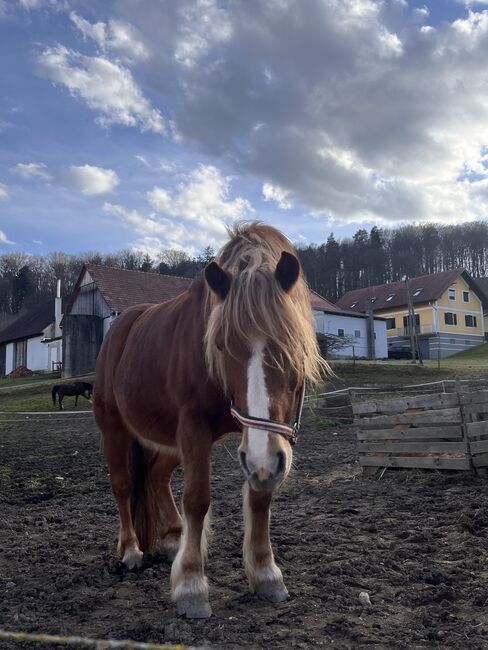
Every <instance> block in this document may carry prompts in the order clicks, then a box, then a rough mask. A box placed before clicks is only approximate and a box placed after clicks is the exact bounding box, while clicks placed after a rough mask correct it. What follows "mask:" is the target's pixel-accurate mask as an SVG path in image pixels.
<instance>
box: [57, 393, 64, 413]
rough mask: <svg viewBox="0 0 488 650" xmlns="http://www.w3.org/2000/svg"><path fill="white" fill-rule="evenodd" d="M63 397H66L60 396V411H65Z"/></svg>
mask: <svg viewBox="0 0 488 650" xmlns="http://www.w3.org/2000/svg"><path fill="white" fill-rule="evenodd" d="M63 397H64V395H62V394H61V393H59V394H58V399H59V410H60V411H63V410H64V409H63Z"/></svg>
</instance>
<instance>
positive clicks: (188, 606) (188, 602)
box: [176, 596, 212, 618]
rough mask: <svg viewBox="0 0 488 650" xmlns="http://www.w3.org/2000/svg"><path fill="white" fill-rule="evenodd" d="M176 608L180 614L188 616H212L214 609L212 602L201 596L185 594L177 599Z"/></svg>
mask: <svg viewBox="0 0 488 650" xmlns="http://www.w3.org/2000/svg"><path fill="white" fill-rule="evenodd" d="M176 608H177V610H178V614H179V615H180V616H186V618H210V616H212V609H211V607H210V603H209V602H208V600H206V599H205V598H202V597H201V596H184V597H183V598H180V599H179V600H177V601H176Z"/></svg>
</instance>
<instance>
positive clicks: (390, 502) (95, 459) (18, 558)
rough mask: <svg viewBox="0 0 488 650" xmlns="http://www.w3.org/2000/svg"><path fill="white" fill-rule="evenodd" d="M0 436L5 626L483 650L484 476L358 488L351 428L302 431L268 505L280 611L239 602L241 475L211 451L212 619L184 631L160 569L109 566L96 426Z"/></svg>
mask: <svg viewBox="0 0 488 650" xmlns="http://www.w3.org/2000/svg"><path fill="white" fill-rule="evenodd" d="M1 426H2V428H1V429H0V549H1V551H0V627H1V628H5V629H11V630H27V631H44V632H49V633H70V634H81V635H86V636H92V637H101V638H107V637H114V638H132V639H137V640H153V641H160V642H162V641H174V642H176V641H178V642H182V643H187V644H194V645H197V644H204V643H208V644H209V645H211V646H214V647H218V648H235V647H239V646H244V647H253V648H261V647H266V648H278V649H280V650H281V649H284V648H290V647H294V648H295V647H298V648H316V647H326V648H331V647H332V648H375V649H382V648H385V649H386V648H388V649H390V648H399V649H409V650H411V649H414V648H433V647H438V648H456V649H459V648H463V649H464V648H468V649H472V648H473V649H474V648H480V649H481V648H487V647H488V621H487V617H486V612H487V609H488V568H487V559H488V553H487V539H488V482H485V481H482V480H481V479H477V478H475V477H474V476H471V475H464V474H440V473H430V474H428V473H421V472H407V471H388V472H386V473H385V475H384V476H383V478H382V480H381V481H377V480H361V479H360V478H358V476H357V474H358V467H357V465H356V464H355V458H356V454H355V444H354V437H353V435H352V433H351V431H348V430H339V431H338V430H328V431H326V432H322V433H312V432H310V431H307V430H306V428H305V430H304V431H303V433H302V435H301V438H300V440H299V444H298V445H297V447H296V455H295V463H296V469H295V470H294V474H293V476H291V477H290V478H289V480H288V483H287V485H286V487H285V489H284V490H283V491H282V492H281V493H280V495H279V496H278V497H277V499H276V503H275V505H274V508H273V531H272V534H273V539H274V547H275V554H276V559H277V562H278V564H279V565H280V566H281V567H282V569H283V573H284V575H285V580H286V583H287V586H288V589H289V591H290V595H291V598H290V600H289V601H288V602H286V603H284V604H282V605H279V606H277V607H274V606H270V605H268V604H265V603H262V602H260V601H258V600H257V599H256V598H255V597H254V596H253V595H251V594H249V593H248V592H247V584H246V580H245V578H244V574H243V571H242V568H241V559H240V547H241V539H242V538H241V507H240V500H241V498H240V488H241V477H240V470H239V468H238V465H237V461H235V460H233V459H232V458H231V456H230V455H229V453H228V452H227V451H226V449H224V448H223V447H220V448H218V449H216V450H215V454H214V462H213V486H212V487H213V496H214V500H213V528H214V535H213V540H212V541H211V555H210V559H209V563H208V576H209V579H210V584H211V603H212V607H213V612H214V616H213V617H212V618H211V619H210V620H208V621H185V620H182V619H179V618H177V617H176V616H175V612H174V608H173V605H172V604H171V602H170V598H169V566H168V565H167V564H165V563H164V562H161V561H159V560H158V559H157V558H153V559H151V560H148V561H147V563H146V566H145V568H144V570H142V571H140V572H138V573H127V572H126V571H125V570H124V569H123V568H122V567H121V566H120V564H119V563H117V562H116V561H115V559H114V555H113V553H114V549H115V543H116V530H117V516H116V510H115V506H114V502H113V498H112V495H111V492H110V488H109V482H108V477H107V471H106V467H105V464H104V462H103V459H102V458H101V456H100V453H99V451H98V448H99V439H98V434H97V432H96V430H95V427H94V425H93V423H92V422H86V421H83V422H78V421H74V420H70V421H60V422H49V423H47V424H45V423H39V422H33V423H27V422H24V423H21V424H17V423H9V424H8V425H5V424H4V425H1ZM7 426H8V427H9V428H6V427H7ZM334 433H337V435H334ZM235 446H236V445H235V443H229V445H228V451H229V452H230V453H231V454H233V455H234V456H235ZM180 487H181V477H180V476H178V477H177V481H176V492H177V494H178V495H180ZM178 498H179V496H178ZM360 591H367V592H369V594H370V597H371V602H372V607H370V608H367V609H363V607H362V606H361V604H360V602H359V599H358V594H359V592H360ZM22 647H23V648H29V647H36V648H38V647H40V646H30V645H29V644H24V645H23V646H22ZM45 647H46V646H44V648H45ZM13 648H15V649H16V650H18V648H19V646H18V645H15V644H10V645H9V644H8V643H5V642H4V644H3V645H2V650H12V649H13Z"/></svg>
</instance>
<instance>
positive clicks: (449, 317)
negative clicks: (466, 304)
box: [444, 311, 457, 325]
mask: <svg viewBox="0 0 488 650" xmlns="http://www.w3.org/2000/svg"><path fill="white" fill-rule="evenodd" d="M444 323H445V324H446V325H457V314H453V313H452V312H451V311H446V312H444Z"/></svg>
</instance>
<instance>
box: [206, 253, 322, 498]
mask: <svg viewBox="0 0 488 650" xmlns="http://www.w3.org/2000/svg"><path fill="white" fill-rule="evenodd" d="M240 271H241V272H237V273H236V272H233V273H232V272H230V271H229V270H224V268H222V266H220V265H219V264H217V263H216V262H212V263H210V264H209V265H208V266H207V267H206V269H205V278H206V281H207V284H208V286H209V287H210V289H211V291H212V292H213V301H214V303H213V304H214V307H213V308H214V313H213V319H212V317H211V318H210V329H209V330H207V360H209V363H210V365H211V366H212V364H213V365H214V366H216V374H218V376H219V378H220V379H221V381H222V383H223V384H224V387H225V390H226V393H227V395H228V396H229V397H230V399H231V401H232V405H233V407H234V409H233V414H234V416H235V417H236V418H237V419H238V420H239V421H240V422H241V425H242V429H243V435H242V442H241V445H240V447H239V458H240V462H241V466H242V469H243V472H244V474H245V476H246V478H247V480H248V481H249V483H250V485H251V487H252V488H253V489H254V490H256V491H271V490H273V489H274V488H276V487H277V486H279V485H280V484H281V483H282V482H283V481H284V480H285V478H286V476H287V474H288V472H289V470H290V467H291V463H292V448H291V444H290V442H292V440H291V439H292V427H287V426H284V427H282V431H281V432H280V431H279V430H280V426H279V424H280V423H281V424H284V425H289V424H290V423H291V425H293V421H294V419H295V415H296V413H297V407H298V405H299V403H300V400H301V393H302V387H303V383H304V381H305V376H306V368H305V366H306V360H305V359H304V358H303V359H302V358H301V355H302V354H303V350H304V349H306V346H305V348H304V347H303V345H304V341H303V340H300V336H303V337H310V332H309V331H301V329H300V324H298V325H297V324H296V323H294V322H293V313H291V312H293V311H294V309H295V307H293V306H290V305H293V298H292V295H291V294H293V292H294V289H295V287H296V285H297V283H298V282H301V283H302V284H304V282H303V280H302V279H301V272H300V264H299V262H298V259H297V258H296V256H295V255H293V254H291V253H289V252H287V251H283V252H282V253H281V256H280V257H279V261H278V262H277V263H276V262H274V265H273V267H270V266H269V265H268V266H265V267H262V266H261V267H259V268H251V269H249V268H248V267H246V268H242V269H241V270H240ZM246 276H247V277H246ZM250 276H254V277H252V278H251V277H250ZM306 300H307V305H306V308H305V309H307V308H308V311H310V306H309V302H308V293H307V298H306ZM288 302H290V305H288ZM305 313H306V311H305ZM312 335H313V329H312ZM287 337H288V338H287ZM313 337H314V339H315V336H314V335H313ZM292 347H294V348H295V349H292Z"/></svg>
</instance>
